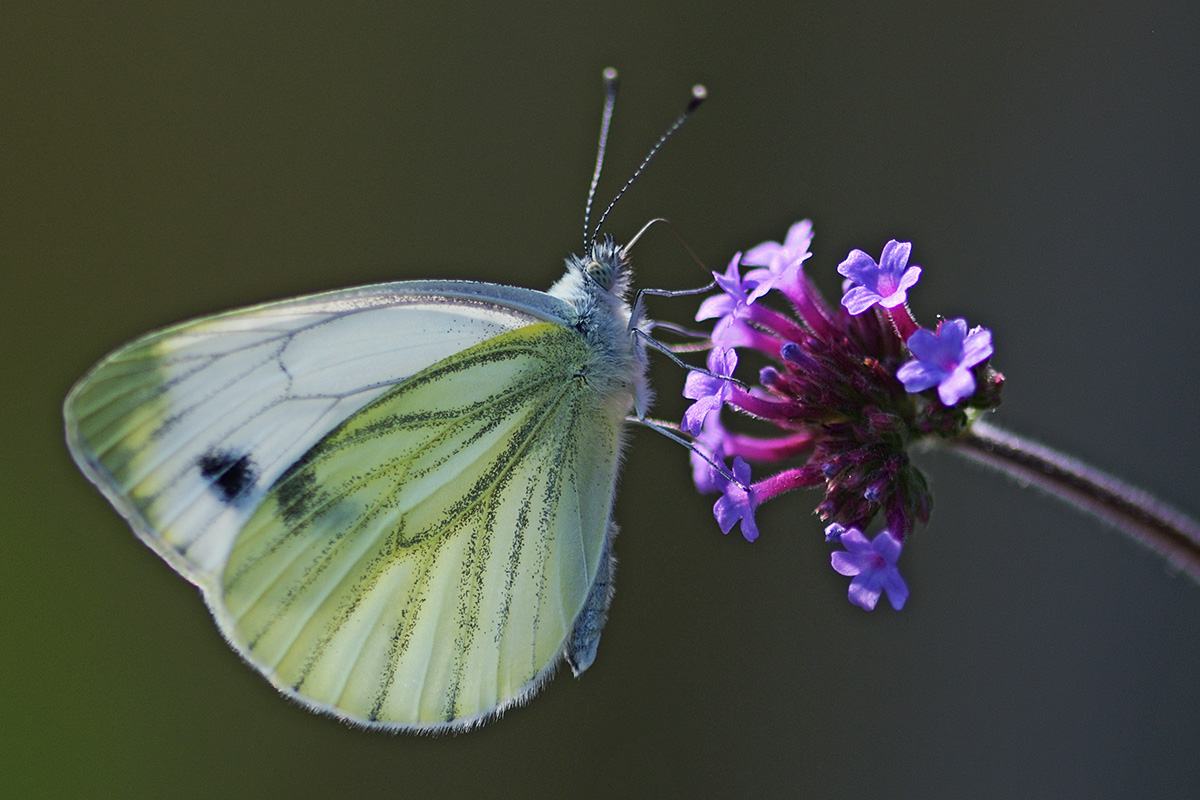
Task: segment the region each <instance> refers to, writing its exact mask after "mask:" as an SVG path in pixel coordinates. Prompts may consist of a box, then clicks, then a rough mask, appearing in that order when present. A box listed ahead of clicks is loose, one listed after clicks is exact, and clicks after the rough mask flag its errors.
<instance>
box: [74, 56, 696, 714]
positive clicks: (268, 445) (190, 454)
mask: <svg viewBox="0 0 1200 800" xmlns="http://www.w3.org/2000/svg"><path fill="white" fill-rule="evenodd" d="M605 78H606V84H607V86H608V101H607V103H606V106H605V116H604V124H603V125H602V134H601V144H600V152H599V156H598V158H597V163H596V172H595V173H594V175H593V180H592V190H591V193H589V201H588V207H589V209H590V206H591V194H592V193H594V191H595V184H596V180H597V179H598V177H599V172H600V166H601V164H602V161H603V152H604V141H605V135H606V132H607V129H608V122H609V120H610V119H611V113H612V104H613V100H614V98H615V91H616V83H615V73H614V72H611V71H606V74H605ZM701 92H702V88H700V87H698V89H697V91H696V92H695V96H696V98H698V99H694V100H693V104H691V105H689V108H688V112H686V113H685V115H684V116H681V117H680V119H679V120H677V121H676V124H675V125H674V126H673V127H672V128H671V129H670V130H669V131H668V134H667V135H669V134H670V133H671V132H673V131H674V130H675V129H676V128H677V127H678V125H679V124H680V123H681V122H682V120H683V119H685V118H686V115H687V114H690V112H691V111H692V110H694V107H695V106H696V105H698V104H699V98H701V97H702V95H701ZM666 138H667V136H664V137H663V138H662V139H660V140H659V142H658V144H656V145H655V148H654V149H652V150H651V155H653V154H654V152H656V151H657V149H658V147H659V146H661V144H662V142H663V141H665V139H666ZM648 161H649V156H648V157H647V159H646V161H643V162H642V166H641V167H639V168H638V171H637V172H635V174H634V177H636V176H637V174H638V173H640V171H641V169H642V168H643V167H644V166H645V164H646V163H647V162H648ZM630 180H631V182H632V178H631V179H630ZM628 185H629V184H628V183H627V184H626V188H627V187H628ZM621 191H622V193H623V192H624V189H622V190H621ZM619 197H620V194H618V198H619ZM613 202H614V203H615V202H616V201H615V200H614V201H613ZM611 208H612V206H611V205H610V206H609V210H611ZM605 215H607V211H606V212H605ZM602 223H603V217H602V218H601V224H602ZM584 225H585V227H584V230H585V240H586V231H587V220H586V218H585V223H584ZM599 230H600V225H599V224H598V225H597V227H596V232H595V233H593V234H592V237H591V240H590V242H586V241H585V253H584V255H583V256H573V257H571V258H568V259H567V271H566V274H565V275H564V276H563V277H562V279H561V280H559V281H558V282H557V283H556V284H554V285H553V286H552V287H551V288H550V290H549V291H548V292H540V291H534V290H530V289H522V288H517V287H512V286H504V285H499V284H493V283H480V282H472V281H404V282H398V283H387V284H382V285H375V286H366V287H363V288H356V289H345V290H340V291H332V292H327V293H323V294H316V295H312V296H308V297H300V298H296V299H291V300H284V301H279V302H272V303H266V304H263V305H258V306H253V307H250V308H245V309H241V310H236V311H230V312H226V313H222V314H217V315H214V316H210V317H204V318H201V319H197V320H193V321H190V322H185V323H182V324H179V325H175V326H173V327H169V328H166V329H164V330H161V331H159V332H156V333H151V334H149V335H147V336H144V337H142V338H140V339H137V340H135V341H133V342H131V343H130V344H127V345H125V346H124V347H122V348H120V349H118V350H116V351H115V352H113V353H112V354H110V355H109V356H107V357H106V358H104V359H103V360H102V361H101V362H100V363H99V364H97V365H96V366H95V367H94V368H93V369H92V370H91V371H90V372H88V373H87V375H85V376H84V377H83V378H82V379H81V380H80V381H79V382H78V383H77V384H76V385H75V386H74V388H73V389H72V390H71V392H70V394H69V395H68V397H67V398H66V402H65V405H64V417H65V421H66V436H67V442H68V446H69V449H70V452H71V455H72V456H73V457H74V459H75V461H76V463H77V464H78V465H79V467H80V469H81V470H82V471H83V473H84V474H85V475H86V476H87V477H88V479H89V480H91V481H92V483H94V484H95V485H96V486H97V487H98V488H99V489H100V491H101V492H102V493H103V494H104V495H105V497H107V498H108V500H109V501H110V502H111V503H112V505H113V506H114V507H115V508H116V510H117V511H118V512H119V513H120V514H121V515H122V516H124V517H125V519H126V520H127V521H128V522H129V524H130V525H131V526H132V528H133V530H134V532H135V533H136V534H137V535H138V536H139V537H140V538H141V539H142V541H143V542H145V543H146V544H147V545H149V546H150V547H151V548H152V549H153V550H154V551H155V552H156V553H158V554H159V555H160V556H161V557H162V558H163V559H164V560H166V561H167V563H168V564H170V565H171V566H172V567H173V568H174V569H175V570H176V571H177V572H179V573H180V574H181V575H182V576H183V577H185V578H187V579H188V580H189V581H191V582H192V583H194V584H195V585H196V586H198V587H199V589H200V591H201V592H202V594H203V596H204V599H205V601H206V603H207V604H208V607H209V609H210V610H211V611H212V614H213V616H214V618H215V620H216V622H217V625H218V626H219V627H220V629H221V632H222V634H223V635H224V636H225V638H226V639H227V640H228V641H229V643H230V645H231V646H232V647H233V648H234V649H235V650H236V651H237V652H238V653H239V654H240V655H241V656H242V657H243V658H244V659H245V660H246V661H247V662H248V663H249V664H250V665H252V666H253V667H254V668H255V669H257V670H258V671H259V672H261V673H262V674H263V675H264V676H265V677H266V678H267V679H268V680H269V681H270V682H271V683H272V684H273V685H274V686H275V687H276V688H277V689H279V690H280V691H281V692H282V693H284V694H285V695H287V696H289V697H291V698H293V699H295V700H297V701H298V702H299V703H301V704H302V705H303V706H306V707H308V708H310V709H312V710H315V711H318V712H325V713H328V714H330V715H333V716H335V717H338V718H340V719H342V720H345V721H348V722H350V723H353V724H358V725H362V726H367V727H372V728H384V729H391V730H401V731H411V732H435V731H444V730H461V729H465V728H469V727H471V726H472V725H475V724H477V723H480V722H482V721H484V720H486V719H488V718H490V717H492V716H494V715H497V714H499V713H500V712H502V711H503V710H505V709H506V708H508V707H511V706H513V705H514V704H518V703H521V702H523V701H524V700H526V699H527V698H528V697H529V696H531V695H532V694H533V693H534V692H536V691H537V689H538V688H539V687H540V686H541V685H542V684H543V683H544V682H545V680H546V679H547V678H548V677H549V676H550V675H551V674H552V673H553V672H554V670H555V669H556V667H557V666H558V665H559V664H560V662H561V661H563V660H565V661H566V662H567V663H568V664H569V665H570V667H571V669H572V671H573V672H574V673H575V674H576V675H579V674H580V673H582V672H583V671H584V670H586V669H587V668H588V666H590V665H591V663H592V661H593V659H594V658H595V655H596V649H597V645H598V643H599V639H600V632H601V629H602V628H603V626H604V623H605V620H606V617H607V613H608V608H609V603H610V601H611V599H612V592H613V589H612V581H613V571H614V564H615V562H614V558H613V551H612V547H613V539H614V537H615V536H616V533H617V527H616V525H615V524H614V522H613V520H612V507H613V498H614V492H615V487H616V478H617V471H618V467H619V462H620V458H621V452H622V448H623V446H624V441H625V427H626V419H627V416H628V415H629V414H630V412H631V411H636V413H637V414H638V416H639V417H642V416H643V415H644V410H645V408H646V406H647V404H648V403H649V401H650V389H649V386H648V383H647V378H646V367H647V357H646V348H645V341H646V339H647V334H648V331H649V328H650V326H651V323H650V322H649V321H648V320H647V319H646V318H645V316H644V315H643V314H642V313H641V311H640V304H638V303H635V304H633V305H631V304H630V303H629V302H628V301H627V300H626V294H627V291H628V289H629V278H630V266H629V255H628V253H629V251H628V247H620V246H618V245H616V244H615V243H614V241H613V240H612V239H611V237H608V236H604V237H599V236H598V233H599Z"/></svg>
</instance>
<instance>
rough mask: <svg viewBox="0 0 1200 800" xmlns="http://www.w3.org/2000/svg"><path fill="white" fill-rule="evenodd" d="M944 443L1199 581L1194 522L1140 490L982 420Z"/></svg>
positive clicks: (1198, 526)
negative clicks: (1043, 493)
mask: <svg viewBox="0 0 1200 800" xmlns="http://www.w3.org/2000/svg"><path fill="white" fill-rule="evenodd" d="M944 444H945V446H946V447H948V448H949V449H951V450H953V451H954V452H956V453H959V454H961V455H963V456H965V457H966V458H969V459H971V460H972V461H977V462H979V463H981V464H986V465H988V466H990V467H994V468H995V469H998V470H1000V471H1001V472H1004V473H1006V474H1008V475H1011V476H1012V477H1014V478H1016V479H1018V480H1021V481H1028V482H1029V483H1031V484H1033V485H1035V486H1037V487H1039V488H1041V489H1043V490H1045V491H1046V492H1048V493H1050V494H1052V495H1054V496H1055V497H1058V498H1060V499H1063V500H1066V501H1067V502H1068V503H1071V504H1072V505H1074V506H1076V507H1077V508H1080V509H1082V510H1084V511H1087V512H1089V513H1091V514H1094V515H1095V516H1097V517H1099V518H1100V519H1101V520H1103V521H1105V522H1108V523H1109V524H1111V525H1113V526H1115V527H1116V528H1118V529H1119V530H1121V531H1123V532H1124V533H1126V534H1128V535H1129V536H1131V537H1132V538H1134V539H1136V540H1138V541H1139V542H1141V543H1142V544H1145V545H1146V546H1148V547H1150V548H1151V549H1153V550H1155V551H1156V552H1158V553H1159V554H1161V555H1163V556H1164V557H1165V558H1166V559H1167V560H1168V561H1169V562H1170V563H1171V564H1172V565H1173V566H1175V567H1177V568H1178V569H1181V570H1183V571H1184V572H1186V573H1187V574H1188V575H1190V576H1191V577H1192V579H1193V580H1195V581H1197V582H1200V523H1198V522H1196V521H1195V520H1194V519H1191V518H1190V517H1188V516H1187V515H1185V514H1182V513H1180V512H1179V511H1177V510H1175V509H1174V508H1171V507H1170V506H1168V505H1166V504H1165V503H1163V502H1161V501H1160V500H1158V499H1156V498H1154V497H1151V496H1150V495H1149V494H1147V493H1146V492H1143V491H1142V490H1140V489H1137V488H1134V487H1133V486H1130V485H1129V484H1127V483H1125V482H1123V481H1120V480H1118V479H1116V478H1114V477H1112V476H1111V475H1108V474H1106V473H1104V472H1101V471H1100V470H1098V469H1095V468H1093V467H1089V466H1088V465H1087V464H1084V463H1083V462H1081V461H1078V460H1077V459H1074V458H1070V457H1069V456H1065V455H1063V454H1062V453H1058V452H1055V451H1054V450H1051V449H1050V448H1048V447H1046V446H1045V445H1042V444H1038V443H1037V442H1034V441H1031V440H1029V439H1026V438H1024V437H1021V436H1017V435H1015V434H1012V433H1008V432H1007V431H1004V430H1001V429H1000V428H997V427H996V426H995V425H990V424H988V423H986V422H981V421H976V422H975V423H974V424H973V425H972V426H971V427H970V428H969V429H968V431H967V432H966V433H965V434H963V435H962V436H961V437H960V438H958V439H956V440H952V441H949V442H945V443H944Z"/></svg>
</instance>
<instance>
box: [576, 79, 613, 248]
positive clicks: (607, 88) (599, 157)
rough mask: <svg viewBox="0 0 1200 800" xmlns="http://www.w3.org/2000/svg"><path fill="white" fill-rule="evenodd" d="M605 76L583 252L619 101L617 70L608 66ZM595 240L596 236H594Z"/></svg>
mask: <svg viewBox="0 0 1200 800" xmlns="http://www.w3.org/2000/svg"><path fill="white" fill-rule="evenodd" d="M602 75H603V77H604V114H603V116H601V117H600V144H599V146H597V148H596V169H595V170H594V171H593V172H592V185H591V186H589V187H588V196H587V205H586V206H584V209H583V252H584V253H588V252H590V251H589V250H588V224H589V221H590V220H591V217H592V201H593V200H595V199H596V185H597V184H598V183H600V170H601V169H602V168H603V167H604V149H605V147H607V146H608V128H609V126H610V125H611V124H612V116H613V106H614V105H616V103H617V71H616V70H615V69H613V68H612V67H608V68H607V69H605V70H604V72H603V73H602ZM592 240H593V241H595V237H592Z"/></svg>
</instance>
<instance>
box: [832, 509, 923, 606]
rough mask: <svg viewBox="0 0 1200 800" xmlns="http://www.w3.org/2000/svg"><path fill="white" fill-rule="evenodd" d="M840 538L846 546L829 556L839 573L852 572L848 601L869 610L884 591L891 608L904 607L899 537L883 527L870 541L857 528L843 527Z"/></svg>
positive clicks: (905, 597)
mask: <svg viewBox="0 0 1200 800" xmlns="http://www.w3.org/2000/svg"><path fill="white" fill-rule="evenodd" d="M840 541H841V545H842V546H843V547H845V548H846V550H845V551H838V552H836V553H833V554H832V556H831V557H830V560H831V562H832V564H833V568H834V569H835V570H836V571H837V572H838V573H839V574H841V575H853V576H854V580H852V581H850V593H849V594H850V602H851V603H854V605H856V606H859V607H860V608H865V609H866V610H867V611H871V610H872V609H874V608H875V605H876V603H878V602H879V596H880V595H881V594H882V593H883V592H885V591H886V592H887V595H888V600H889V601H891V603H892V608H894V609H896V610H897V611H899V610H900V609H902V608H904V602H905V601H906V600H908V586H907V585H906V584H905V583H904V578H902V577H900V571H899V570H898V569H896V561H897V559H899V558H900V541H899V540H898V539H897V538H896V537H894V536H892V534H891V533H889V532H888V531H886V530H884V531H881V532H880V533H879V535H878V536H876V537H875V539H874V540H873V541H867V537H866V536H863V533H862V531H860V530H859V529H858V528H850V529H848V530H845V531H842V533H841V537H840Z"/></svg>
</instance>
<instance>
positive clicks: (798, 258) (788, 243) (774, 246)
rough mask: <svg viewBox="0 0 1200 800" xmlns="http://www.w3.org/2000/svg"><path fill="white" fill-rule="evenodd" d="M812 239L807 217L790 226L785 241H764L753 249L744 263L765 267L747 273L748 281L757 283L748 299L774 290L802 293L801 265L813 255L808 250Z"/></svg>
mask: <svg viewBox="0 0 1200 800" xmlns="http://www.w3.org/2000/svg"><path fill="white" fill-rule="evenodd" d="M812 239H813V232H812V222H811V221H810V220H807V219H806V220H803V221H801V222H797V223H796V224H795V225H793V226H792V227H790V228H788V232H787V237H786V239H785V240H784V242H783V244H780V243H779V242H763V243H762V244H760V245H759V246H758V247H753V248H751V249H750V251H749V252H748V253H746V255H745V257H744V258H742V263H743V264H745V265H746V266H750V267H766V269H752V270H750V271H749V272H747V273H746V280H747V281H754V282H756V283H757V284H758V285H757V286H756V287H754V289H752V290H751V291H750V296H749V302H751V303H753V302H754V301H755V300H757V299H758V298H760V297H762V296H763V295H764V294H766V293H767V292H769V291H770V290H772V289H779V290H780V291H782V292H783V293H784V294H787V295H791V294H798V293H800V291H801V290H800V267H801V266H802V265H803V264H804V262H805V260H807V259H808V258H809V257H810V256H812V253H810V252H808V248H809V245H811V244H812Z"/></svg>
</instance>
